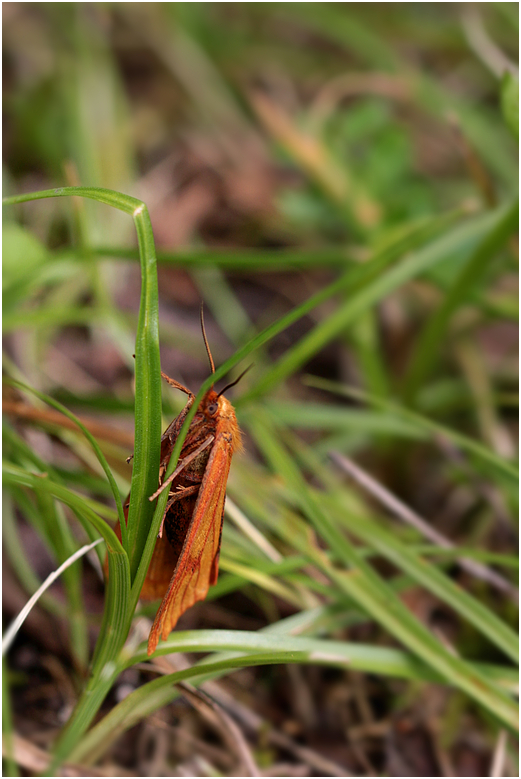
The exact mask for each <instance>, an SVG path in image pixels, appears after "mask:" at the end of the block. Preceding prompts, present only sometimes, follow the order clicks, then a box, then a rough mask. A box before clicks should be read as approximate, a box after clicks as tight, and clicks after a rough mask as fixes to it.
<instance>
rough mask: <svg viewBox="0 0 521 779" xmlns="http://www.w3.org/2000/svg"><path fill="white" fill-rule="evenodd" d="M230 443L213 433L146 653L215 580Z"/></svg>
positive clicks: (204, 595) (227, 437)
mask: <svg viewBox="0 0 521 779" xmlns="http://www.w3.org/2000/svg"><path fill="white" fill-rule="evenodd" d="M232 452H233V447H232V443H231V440H230V436H229V435H228V434H226V433H221V434H218V435H217V436H216V439H215V442H214V445H213V447H212V451H211V453H210V457H209V459H208V463H207V466H206V470H205V472H204V477H203V480H202V482H201V486H200V488H199V495H198V498H197V502H196V504H195V508H194V513H193V516H192V521H191V523H190V527H189V529H188V533H187V536H186V539H185V542H184V544H183V548H182V550H181V554H180V555H179V560H178V562H177V565H176V568H175V571H174V574H173V576H172V578H171V580H170V584H169V587H168V590H167V592H166V594H165V596H164V598H163V600H162V602H161V605H160V607H159V609H158V612H157V614H156V618H155V620H154V624H153V625H152V630H151V631H150V636H149V639H148V654H149V655H151V654H152V652H154V651H155V649H156V647H157V644H158V642H159V636H161V638H162V639H163V641H164V640H165V639H166V638H168V635H169V633H170V631H171V630H172V629H173V628H174V627H175V625H176V623H177V620H178V619H179V617H180V616H181V614H184V612H185V611H186V610H187V609H189V608H190V606H193V605H194V603H196V602H197V601H200V600H204V598H206V595H207V593H208V589H209V587H210V584H215V582H216V580H217V572H218V562H219V549H220V545H221V530H222V518H223V512H224V500H225V497H226V481H227V479H228V472H229V470H230V463H231V459H232Z"/></svg>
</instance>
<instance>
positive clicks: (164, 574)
mask: <svg viewBox="0 0 521 779" xmlns="http://www.w3.org/2000/svg"><path fill="white" fill-rule="evenodd" d="M176 562H177V555H176V554H175V551H174V549H173V548H172V545H171V544H170V542H169V540H168V538H167V537H166V533H163V535H162V537H161V538H157V539H156V545H155V547H154V552H153V554H152V559H151V561H150V565H149V567H148V571H147V575H146V577H145V581H144V582H143V587H142V589H141V594H140V596H139V597H140V598H141V599H142V600H156V599H157V598H161V597H162V596H163V595H164V594H165V591H166V589H167V587H168V585H169V584H170V580H171V578H172V571H173V570H174V568H175V565H176Z"/></svg>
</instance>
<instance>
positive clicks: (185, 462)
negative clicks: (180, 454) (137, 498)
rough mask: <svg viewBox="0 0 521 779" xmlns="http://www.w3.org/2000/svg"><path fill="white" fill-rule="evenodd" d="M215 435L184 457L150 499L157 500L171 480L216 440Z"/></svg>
mask: <svg viewBox="0 0 521 779" xmlns="http://www.w3.org/2000/svg"><path fill="white" fill-rule="evenodd" d="M214 437H215V436H213V435H210V436H208V438H207V439H206V441H203V443H202V444H201V446H198V447H197V449H195V450H194V451H193V452H192V454H189V455H188V456H187V457H185V458H184V459H183V460H182V461H181V462H180V463H179V464H178V466H177V468H176V469H175V471H174V472H173V473H171V474H170V476H169V477H168V479H166V481H164V482H163V483H162V485H161V486H160V487H159V489H158V490H156V491H155V492H154V494H153V495H151V496H150V497H149V500H155V498H157V496H158V495H160V494H161V493H162V492H163V490H164V489H165V487H166V486H167V485H168V484H170V483H171V482H173V480H174V479H175V478H176V477H177V476H179V474H180V473H181V471H182V470H183V469H184V468H186V466H187V465H188V464H189V463H191V462H192V460H195V458H196V457H198V456H199V455H200V454H201V452H204V450H205V449H206V448H207V447H208V446H210V444H211V443H212V441H213V440H214Z"/></svg>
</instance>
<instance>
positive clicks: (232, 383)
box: [217, 363, 253, 398]
mask: <svg viewBox="0 0 521 779" xmlns="http://www.w3.org/2000/svg"><path fill="white" fill-rule="evenodd" d="M250 368H253V363H252V364H251V365H248V367H247V368H246V370H244V371H243V372H242V373H241V375H240V376H238V377H237V378H236V379H235V381H232V382H231V383H230V384H227V385H226V387H225V388H224V389H222V390H221V391H220V392H219V394H218V395H217V397H218V398H220V397H221V395H223V394H224V393H225V392H226V390H229V389H230V387H235V385H236V384H238V383H239V382H240V380H241V379H242V377H243V376H244V375H245V374H246V373H248V371H249V370H250Z"/></svg>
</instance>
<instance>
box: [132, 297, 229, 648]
mask: <svg viewBox="0 0 521 779" xmlns="http://www.w3.org/2000/svg"><path fill="white" fill-rule="evenodd" d="M201 327H202V332H203V339H204V343H205V346H206V351H207V353H208V359H209V361H210V368H211V371H212V373H215V366H214V362H213V359H212V355H211V352H210V348H209V346H208V341H207V338H206V333H205V329H204V322H203V312H202V308H201ZM161 375H162V376H163V378H164V379H165V380H166V381H167V382H168V383H169V384H170V385H171V386H172V387H175V388H176V389H179V390H181V391H182V392H184V393H186V394H187V395H188V401H187V403H186V406H185V407H184V409H183V410H182V411H181V413H180V414H179V415H178V416H177V417H176V418H175V419H174V421H173V422H172V423H171V424H170V425H169V426H168V428H167V429H166V430H165V432H164V433H163V435H162V437H161V459H160V470H159V489H158V490H157V491H156V492H155V493H154V495H152V496H151V497H150V500H154V499H155V498H157V496H158V495H159V494H160V493H161V492H162V491H163V490H164V489H168V491H169V497H168V502H167V504H166V510H165V514H164V516H163V520H162V522H161V527H160V530H159V534H158V537H157V541H156V546H155V549H154V552H153V555H152V560H151V562H150V566H149V569H148V572H147V575H146V578H145V581H144V583H143V588H142V590H141V598H142V599H143V600H155V599H156V598H160V597H162V601H161V605H160V606H159V609H158V612H157V614H156V618H155V620H154V624H153V625H152V629H151V631H150V636H149V639H148V654H149V655H151V654H152V653H153V652H154V651H155V649H156V647H157V644H158V642H159V639H160V638H161V639H162V640H163V641H164V640H165V639H166V638H168V635H169V633H170V631H171V630H173V628H174V627H175V625H176V623H177V620H178V619H179V617H180V616H181V615H182V614H184V612H185V611H186V610H187V609H189V608H190V606H193V605H194V603H196V602H197V601H200V600H204V598H205V597H206V595H207V593H208V589H209V587H210V585H213V584H215V583H216V582H217V575H218V567H219V550H220V546H221V532H222V523H223V514H224V501H225V497H226V482H227V480H228V473H229V470H230V463H231V460H232V455H233V453H234V452H236V451H240V450H241V449H242V441H241V433H240V430H239V426H238V425H237V419H236V417H235V411H234V408H233V406H232V404H231V403H230V402H229V401H228V400H227V399H226V398H225V397H223V392H225V391H226V390H227V389H229V388H230V387H232V386H233V385H234V384H236V383H237V381H239V379H240V378H242V376H243V375H244V373H243V374H241V376H239V378H238V379H236V381H234V382H232V384H229V385H228V386H227V387H225V388H224V390H221V392H219V393H217V392H216V391H215V390H214V389H213V387H211V388H210V389H209V390H208V392H207V393H206V394H205V395H204V397H203V399H202V400H201V402H200V404H199V408H198V409H197V412H196V414H195V416H194V418H193V419H192V421H191V423H190V427H189V429H188V433H187V436H186V438H185V440H184V443H183V446H182V449H181V454H180V457H179V462H178V464H177V467H176V469H175V471H174V472H173V473H172V474H171V475H170V476H169V477H168V478H167V479H165V478H164V477H165V472H166V470H167V467H168V463H169V460H170V456H171V454H172V451H173V448H174V445H175V442H176V440H177V437H178V435H179V432H180V430H181V427H182V426H183V422H184V420H185V419H186V415H187V414H188V411H189V409H190V407H191V406H192V404H193V402H194V400H195V395H194V394H193V392H191V391H190V390H189V389H187V388H186V387H184V386H183V385H182V384H180V383H179V382H177V381H175V379H171V378H169V377H168V376H166V374H164V373H163V372H161ZM127 512H128V503H127V505H126V506H125V515H126V514H127Z"/></svg>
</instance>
